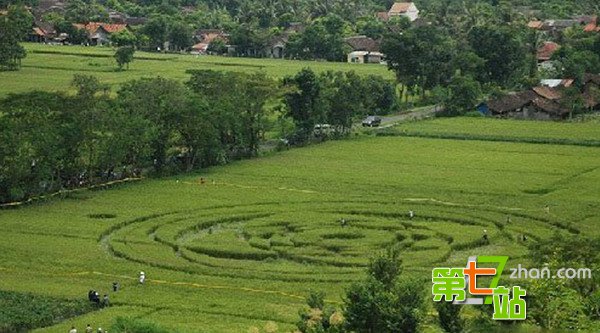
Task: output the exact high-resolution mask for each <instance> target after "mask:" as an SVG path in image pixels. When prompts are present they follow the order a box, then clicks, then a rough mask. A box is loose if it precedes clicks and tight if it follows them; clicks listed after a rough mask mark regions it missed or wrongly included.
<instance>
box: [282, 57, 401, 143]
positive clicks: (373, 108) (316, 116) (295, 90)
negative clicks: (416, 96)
mask: <svg viewBox="0 0 600 333" xmlns="http://www.w3.org/2000/svg"><path fill="white" fill-rule="evenodd" d="M283 82H284V85H285V86H286V87H287V88H288V89H287V90H286V93H285V96H284V97H285V101H286V104H287V114H288V115H289V117H290V118H291V119H292V120H293V121H294V124H295V130H294V133H293V136H292V137H291V138H292V141H293V142H294V143H298V144H303V143H306V142H307V141H309V140H310V138H311V135H312V134H313V132H314V128H315V125H317V124H329V125H331V126H332V134H333V135H334V136H337V137H339V136H344V135H346V134H348V132H349V131H350V129H351V127H352V122H353V121H355V120H356V119H357V118H360V117H363V116H366V115H369V114H376V115H382V114H387V113H389V112H391V111H392V110H393V109H394V108H395V106H396V105H397V103H396V100H397V99H396V91H395V85H393V84H391V83H389V82H387V81H385V80H384V79H382V78H381V77H379V76H375V75H370V76H367V77H361V76H359V75H357V74H356V73H354V72H331V71H329V72H324V73H322V74H320V75H317V74H315V73H314V72H313V71H312V70H311V69H308V68H307V69H303V70H302V71H300V72H299V73H298V74H296V75H295V76H292V77H286V78H285V79H284V81H283Z"/></svg>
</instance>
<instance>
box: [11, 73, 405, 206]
mask: <svg viewBox="0 0 600 333" xmlns="http://www.w3.org/2000/svg"><path fill="white" fill-rule="evenodd" d="M189 73H190V75H191V78H190V79H189V80H188V81H187V82H186V83H181V82H179V81H174V80H168V79H164V78H160V77H158V78H151V79H139V80H134V81H130V82H127V83H125V84H123V85H122V86H121V87H120V88H119V90H118V91H117V92H116V94H114V93H113V92H111V90H110V89H109V87H108V86H106V85H104V84H102V83H101V82H99V80H98V79H97V78H95V77H93V76H86V75H75V77H74V79H73V83H72V85H73V88H74V89H73V90H74V92H71V93H67V92H65V93H60V92H58V93H55V92H42V91H34V92H29V93H22V94H12V95H9V96H8V97H7V98H5V99H3V100H1V101H0V202H12V201H18V200H24V199H27V198H30V197H34V196H37V195H40V194H43V193H49V192H56V191H58V190H61V189H70V188H76V187H84V186H89V185H92V184H98V183H103V182H107V181H111V180H116V179H123V178H131V177H138V176H142V175H154V174H159V175H165V174H173V173H177V172H186V171H191V170H195V169H198V168H204V167H208V166H212V165H220V164H225V163H228V162H229V161H232V160H236V159H240V158H249V157H253V156H256V155H257V154H258V152H259V148H260V144H261V142H263V140H264V139H265V135H266V134H269V135H270V138H272V139H274V138H281V139H284V140H283V141H285V142H289V143H290V144H293V145H303V144H306V143H309V142H310V141H312V140H322V139H323V138H324V136H329V137H333V138H336V137H342V136H345V135H346V134H348V133H349V128H350V126H352V123H353V121H356V120H358V119H360V118H361V117H363V116H365V115H369V114H385V113H389V112H390V111H391V110H393V109H394V105H395V103H396V91H395V84H393V83H392V82H388V81H386V80H384V79H382V78H381V77H378V76H364V77H363V76H359V75H357V74H355V73H353V72H348V73H341V72H325V73H322V74H315V73H314V72H312V71H311V70H310V69H304V70H302V71H301V72H300V73H298V74H297V75H295V76H293V77H289V78H286V79H285V80H283V81H277V80H274V79H271V78H269V77H267V76H265V75H264V74H262V73H254V74H244V73H234V72H217V71H210V70H200V71H190V72H189ZM317 124H329V125H330V126H331V127H330V128H329V130H328V131H326V132H319V133H316V134H317V136H318V137H317V136H316V135H315V133H314V128H315V125H317Z"/></svg>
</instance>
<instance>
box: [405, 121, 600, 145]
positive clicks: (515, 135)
mask: <svg viewBox="0 0 600 333" xmlns="http://www.w3.org/2000/svg"><path fill="white" fill-rule="evenodd" d="M395 129H396V130H398V131H399V132H400V133H402V134H405V135H409V136H429V137H442V138H444V137H445V138H460V137H463V138H466V139H482V140H497V141H502V140H505V141H538V142H540V143H565V144H586V143H589V144H593V143H598V145H600V140H599V138H600V126H598V122H597V121H590V122H583V123H564V122H549V121H548V122H534V121H523V120H512V119H504V120H501V119H494V118H482V117H469V118H450V119H449V118H445V119H444V118H440V119H431V120H428V121H422V122H415V123H403V124H400V125H398V126H396V127H395Z"/></svg>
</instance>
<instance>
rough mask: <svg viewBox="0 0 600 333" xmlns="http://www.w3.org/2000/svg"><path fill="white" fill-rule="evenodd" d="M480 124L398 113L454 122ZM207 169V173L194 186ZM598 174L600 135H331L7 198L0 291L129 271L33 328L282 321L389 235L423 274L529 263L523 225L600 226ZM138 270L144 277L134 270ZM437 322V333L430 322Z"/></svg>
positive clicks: (344, 277) (530, 230) (92, 282)
mask: <svg viewBox="0 0 600 333" xmlns="http://www.w3.org/2000/svg"><path fill="white" fill-rule="evenodd" d="M473 121H474V120H469V119H453V120H443V121H442V120H434V121H428V122H423V123H415V124H410V125H404V126H406V128H407V129H411V128H414V129H419V130H423V131H425V130H431V131H438V132H439V131H442V132H444V131H446V132H447V133H455V132H456V131H459V130H466V129H467V128H468V127H469V126H471V125H470V124H471V122H473ZM473 124H476V125H478V126H480V127H478V128H473V131H482V133H499V134H502V135H507V136H513V137H522V136H527V135H533V134H532V133H538V134H536V135H542V134H543V135H544V136H547V137H551V138H555V139H559V138H565V137H566V138H570V137H577V138H585V139H593V140H600V133H598V132H597V131H594V130H593V129H590V128H587V126H586V125H585V124H553V123H536V122H523V123H521V122H515V123H508V122H506V123H505V122H488V121H480V120H477V123H473ZM507 128H512V129H513V130H512V131H508V130H507ZM518 128H520V129H521V130H518ZM580 136H581V137H580ZM200 176H202V177H206V178H207V179H208V182H207V183H206V184H204V185H200V184H199V182H198V178H199V177H200ZM598 184H600V154H599V151H598V148H596V147H582V146H573V145H550V144H529V143H506V142H486V141H476V140H448V139H432V138H415V137H376V138H374V137H359V138H356V139H354V140H349V141H344V142H329V143H325V144H321V145H318V146H312V147H308V148H302V149H294V150H291V151H287V152H283V153H280V154H276V155H273V156H270V157H265V158H261V159H255V160H249V161H243V162H239V163H235V164H233V165H230V166H226V167H219V168H213V169H210V170H207V171H206V172H203V173H201V174H196V175H190V176H185V177H184V176H182V177H173V178H167V179H159V180H145V181H141V182H139V183H135V184H128V185H123V186H121V187H120V188H118V189H112V190H106V191H96V192H80V193H74V194H72V195H69V196H68V197H67V198H65V199H63V200H60V201H58V200H55V201H50V202H45V203H38V204H35V205H33V206H30V207H24V208H21V209H17V210H6V211H0V234H1V235H3V237H1V238H0V276H2V278H1V279H0V290H8V291H16V292H32V293H35V294H39V295H46V296H52V297H58V298H73V299H75V298H85V297H86V296H87V291H88V290H89V289H96V290H98V291H99V292H100V293H101V294H102V293H105V292H108V291H109V289H110V286H111V284H112V282H113V281H119V282H120V283H121V285H122V290H121V291H119V292H117V293H111V296H110V297H111V300H112V303H113V306H112V307H111V308H108V309H104V310H100V311H96V312H93V313H89V314H86V315H84V316H82V317H77V318H75V319H73V320H68V321H66V322H64V323H62V324H59V325H57V326H53V327H50V328H46V329H40V330H39V332H65V331H67V328H68V327H70V326H71V325H72V324H75V325H77V326H78V327H85V324H87V323H92V324H93V325H94V326H98V325H99V326H102V327H106V326H108V325H109V324H110V322H111V321H112V320H114V318H115V317H116V316H122V315H126V316H134V317H139V318H143V319H146V320H150V321H155V322H159V323H161V324H163V325H165V326H166V327H168V328H176V329H178V330H180V331H181V332H247V331H248V329H249V328H250V327H264V326H265V325H266V324H267V323H268V322H270V321H271V322H274V323H275V324H276V325H277V326H278V327H279V331H280V332H287V331H289V330H290V329H292V328H293V327H294V323H295V322H296V320H297V316H298V315H297V313H298V309H299V308H300V307H301V306H302V304H303V303H304V299H303V297H304V296H306V294H307V293H308V292H309V290H324V291H326V292H327V299H328V301H329V302H332V303H333V304H338V305H339V302H340V301H341V297H342V295H343V291H344V289H345V288H346V287H347V286H348V285H349V284H350V283H351V282H352V281H356V280H358V279H361V278H362V277H363V275H364V267H365V265H366V263H367V262H368V259H369V258H370V257H371V256H372V255H373V254H374V253H376V252H378V251H380V250H382V249H383V248H384V247H385V246H386V245H388V244H393V243H398V244H400V245H401V246H402V247H403V249H404V250H403V251H402V258H403V261H404V265H405V267H406V271H407V272H408V274H414V275H418V276H421V277H423V278H424V279H427V277H428V276H429V277H430V274H431V269H432V268H433V267H436V266H440V265H446V264H449V265H459V266H462V265H464V264H465V261H466V258H467V257H468V256H469V255H472V254H478V255H486V254H489V255H508V256H510V257H511V258H512V259H511V261H509V265H511V264H514V263H515V262H520V263H523V264H527V263H528V259H527V257H526V254H527V250H526V245H527V244H525V243H524V242H523V241H522V240H521V236H522V235H528V236H529V237H530V240H529V242H532V241H535V240H536V239H540V238H546V237H550V236H551V235H552V234H553V233H555V232H560V233H564V234H579V233H580V234H586V235H600V231H599V230H598V227H597V222H598V220H599V219H600V197H599V196H598ZM546 205H548V206H549V207H550V211H549V213H548V212H546V211H545V209H544V207H545V206H546ZM409 210H413V211H414V212H415V214H416V216H415V217H414V218H413V219H410V218H409V217H408V214H407V212H408V211H409ZM507 216H510V217H511V221H510V223H509V222H507V219H506V217H507ZM341 218H344V219H346V220H347V221H348V222H349V225H348V226H346V227H342V226H341V225H340V223H339V220H340V219H341ZM484 229H487V230H488V233H489V235H490V240H491V242H490V244H487V245H486V244H481V242H480V240H481V236H482V232H483V230H484ZM139 271H144V272H146V275H147V277H148V280H147V283H146V284H145V285H139V284H138V283H137V281H136V278H137V274H138V272H139ZM427 331H428V332H439V329H437V328H435V325H434V324H433V319H430V321H429V324H428V327H427Z"/></svg>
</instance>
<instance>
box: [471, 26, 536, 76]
mask: <svg viewBox="0 0 600 333" xmlns="http://www.w3.org/2000/svg"><path fill="white" fill-rule="evenodd" d="M518 33H519V31H517V30H516V29H515V28H511V27H502V26H500V27H498V26H476V27H474V28H473V29H472V30H471V32H470V33H469V35H468V40H469V43H470V45H471V48H472V49H473V51H474V52H475V53H476V54H477V55H478V56H479V57H480V58H482V59H484V61H485V65H484V70H483V71H482V72H481V73H480V75H478V80H479V81H480V82H482V83H483V82H494V83H498V84H506V83H508V81H509V80H510V79H511V78H514V76H515V74H516V73H518V72H519V71H522V70H523V67H524V66H525V65H526V63H525V59H526V54H527V52H526V49H525V44H524V43H522V42H521V41H520V40H519V39H518V38H517V37H516V36H518Z"/></svg>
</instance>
